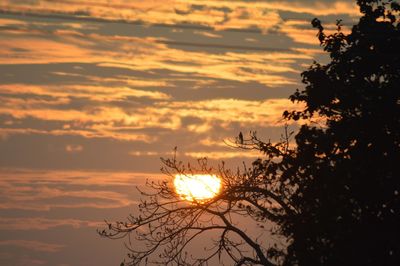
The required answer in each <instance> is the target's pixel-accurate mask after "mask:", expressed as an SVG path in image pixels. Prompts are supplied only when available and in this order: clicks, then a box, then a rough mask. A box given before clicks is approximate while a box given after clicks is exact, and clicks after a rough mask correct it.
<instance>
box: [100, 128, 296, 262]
mask: <svg viewBox="0 0 400 266" xmlns="http://www.w3.org/2000/svg"><path fill="white" fill-rule="evenodd" d="M288 141H289V134H288V135H286V136H285V137H284V138H283V141H282V142H280V143H275V144H271V143H264V142H262V141H260V140H258V139H257V137H256V135H255V133H253V134H251V136H250V138H249V139H244V138H243V136H241V137H238V138H237V143H238V145H240V147H242V148H245V149H257V150H262V151H264V153H265V155H266V159H264V160H257V161H256V162H254V163H253V165H252V166H251V167H243V169H242V170H240V169H237V171H231V170H229V169H226V168H225V166H224V164H223V163H222V164H221V165H219V166H218V168H213V167H210V166H209V165H208V163H207V160H206V159H200V160H198V165H196V166H193V165H190V164H184V163H183V162H181V161H177V159H176V156H174V157H173V158H171V159H162V161H163V163H164V167H163V168H162V171H163V172H164V173H165V174H166V175H167V176H169V177H170V178H169V179H168V178H167V180H164V181H159V182H150V181H149V182H147V187H148V188H150V191H146V192H145V191H143V190H140V191H141V194H142V196H143V199H142V202H141V204H140V205H139V213H137V214H135V215H131V216H130V217H129V218H128V220H127V221H125V222H116V223H107V224H108V229H106V230H102V231H99V233H100V235H102V236H104V237H108V238H112V239H119V238H128V239H129V241H128V243H127V248H128V249H129V251H130V254H129V255H128V256H129V258H130V260H129V261H128V262H126V263H122V264H121V265H141V264H147V263H151V264H160V265H208V262H209V261H210V260H211V259H213V258H218V260H220V262H221V263H222V261H224V262H225V263H227V262H228V263H229V264H228V265H231V264H232V263H234V264H235V265H275V264H276V263H277V262H278V261H279V259H280V258H281V257H280V256H278V255H280V254H281V253H280V250H281V249H282V247H281V246H280V245H279V243H277V242H275V243H274V242H272V241H271V240H268V239H265V238H262V239H260V237H259V236H258V235H257V236H251V235H249V234H248V233H247V232H246V231H247V229H248V228H249V227H251V226H255V227H258V228H259V230H260V231H271V230H272V231H275V230H274V229H271V228H267V227H266V226H265V223H266V222H267V221H270V222H273V223H276V222H277V221H280V220H281V218H280V217H283V216H286V215H288V214H289V213H292V212H295V210H294V209H293V207H292V206H291V204H290V202H289V201H288V198H287V196H288V195H289V194H290V193H291V191H290V190H288V186H285V185H283V184H281V183H280V181H279V178H280V175H279V174H278V171H279V169H278V168H279V167H277V164H278V162H279V161H281V159H280V158H282V156H288V154H290V153H291V151H290V149H289V142H288ZM193 173H202V174H217V175H218V176H219V177H220V178H221V182H222V189H221V191H220V192H219V193H218V194H217V195H216V196H215V197H214V198H211V199H208V200H193V201H191V202H190V201H188V200H185V199H184V198H182V197H181V196H180V195H179V194H177V192H176V190H175V188H174V187H173V185H172V182H171V181H172V180H173V178H174V176H176V175H187V176H188V178H190V174H193ZM266 173H268V174H266ZM238 217H241V218H242V222H241V223H238V220H240V219H238ZM210 232H211V234H209V233H210ZM203 235H205V236H206V237H205V238H204V237H203V238H202V236H203ZM210 237H211V238H213V239H215V240H214V241H211V242H210ZM131 238H134V239H135V241H134V242H132V241H131ZM199 238H200V239H201V240H202V241H203V245H206V246H204V250H202V255H201V256H200V257H196V256H195V255H193V254H192V251H193V249H194V248H197V249H198V243H197V247H196V244H193V242H195V241H196V239H199ZM138 241H139V242H138ZM214 263H215V261H214ZM211 265H213V264H211Z"/></svg>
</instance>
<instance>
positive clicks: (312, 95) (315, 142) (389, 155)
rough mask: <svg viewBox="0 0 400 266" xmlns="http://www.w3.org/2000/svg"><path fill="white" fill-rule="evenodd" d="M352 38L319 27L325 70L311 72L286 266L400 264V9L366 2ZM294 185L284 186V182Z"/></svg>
mask: <svg viewBox="0 0 400 266" xmlns="http://www.w3.org/2000/svg"><path fill="white" fill-rule="evenodd" d="M357 3H358V4H359V6H360V10H361V12H362V13H363V16H362V17H361V18H360V21H359V23H358V24H357V25H355V26H354V27H353V28H352V31H351V33H350V34H348V35H345V34H343V33H342V32H341V31H340V22H339V23H338V31H337V32H336V33H335V34H333V35H325V32H324V28H323V26H322V24H321V22H320V21H319V20H317V19H315V20H313V22H312V24H313V26H314V27H315V28H317V29H318V31H319V33H318V37H319V40H320V42H321V45H322V46H323V47H324V50H325V51H327V52H328V53H329V54H330V58H331V62H330V63H328V64H326V65H321V64H318V63H314V64H313V65H312V66H311V67H310V68H309V70H307V71H305V72H303V73H302V77H303V83H305V84H306V87H305V90H303V91H301V92H300V91H297V92H296V93H295V94H293V95H292V96H291V99H292V100H293V101H299V102H303V103H305V104H306V108H305V109H304V110H303V111H300V112H291V113H289V112H286V113H285V115H286V117H288V118H291V119H295V120H297V119H299V118H303V119H312V118H315V117H320V118H322V119H324V120H325V121H326V122H325V123H324V125H323V126H315V125H314V126H313V125H312V124H309V125H303V126H302V127H301V129H300V131H299V133H298V134H297V135H296V143H297V148H296V152H295V155H294V156H293V157H292V158H287V162H284V163H286V165H288V166H290V167H289V170H288V171H286V172H284V173H283V174H284V175H285V176H286V178H287V180H290V182H293V183H294V184H296V186H297V189H296V192H295V193H294V194H293V195H292V197H291V204H292V205H293V207H294V208H295V209H296V210H297V213H296V215H294V216H293V217H286V218H285V219H283V220H282V223H281V224H280V225H281V226H282V232H283V233H284V234H285V235H286V236H287V237H289V239H291V244H290V245H289V247H288V250H287V253H288V254H287V256H286V260H285V264H286V265H296V264H299V265H400V195H399V193H400V165H399V163H400V98H399V96H400V24H399V11H400V6H399V5H398V4H397V3H396V2H394V1H390V0H389V1H378V0H359V1H357ZM284 179H285V178H284Z"/></svg>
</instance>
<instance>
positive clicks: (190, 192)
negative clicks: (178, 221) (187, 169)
mask: <svg viewBox="0 0 400 266" xmlns="http://www.w3.org/2000/svg"><path fill="white" fill-rule="evenodd" d="M174 185H175V190H176V193H178V195H180V197H181V198H182V199H184V200H187V201H205V200H208V199H211V198H213V197H214V196H215V195H217V194H218V192H219V190H220V189H221V179H220V178H218V177H217V176H216V175H201V174H196V175H189V174H188V175H182V174H178V175H175V180H174Z"/></svg>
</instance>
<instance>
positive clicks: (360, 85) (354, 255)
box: [100, 0, 400, 265]
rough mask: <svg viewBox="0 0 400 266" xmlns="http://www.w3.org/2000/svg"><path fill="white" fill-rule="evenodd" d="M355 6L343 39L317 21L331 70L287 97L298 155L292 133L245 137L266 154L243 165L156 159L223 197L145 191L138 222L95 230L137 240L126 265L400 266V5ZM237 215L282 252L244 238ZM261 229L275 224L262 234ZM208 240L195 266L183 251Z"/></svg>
mask: <svg viewBox="0 0 400 266" xmlns="http://www.w3.org/2000/svg"><path fill="white" fill-rule="evenodd" d="M357 3H358V5H359V6H360V10H361V12H362V17H361V18H360V21H359V23H358V24H357V25H355V26H354V27H353V28H352V31H351V33H349V34H347V35H346V34H344V33H343V32H342V31H341V24H340V21H339V22H338V24H337V26H338V29H337V32H336V33H334V34H332V35H326V33H325V31H324V27H323V25H322V24H321V22H320V21H319V20H318V19H314V20H313V22H312V25H313V26H314V27H315V28H317V29H318V38H319V40H320V42H321V45H322V47H323V48H324V50H325V51H326V52H327V53H329V55H330V58H331V61H330V62H329V63H328V64H325V65H323V64H319V63H316V62H315V63H314V64H313V65H312V66H311V67H310V68H309V69H308V70H306V71H305V72H303V73H302V78H303V83H304V84H305V85H306V86H305V89H304V90H302V91H299V90H298V91H296V92H295V93H294V94H293V95H292V96H291V97H290V98H291V99H292V100H293V101H299V102H303V103H304V104H305V109H304V110H300V111H295V112H285V113H284V116H285V117H286V118H287V119H289V120H300V119H301V121H303V122H302V123H303V125H302V126H301V128H300V130H299V131H298V133H297V134H296V136H295V140H296V146H295V147H294V148H290V146H289V141H290V134H288V133H287V131H286V134H285V135H284V137H283V139H282V141H281V142H280V143H277V144H272V143H269V142H263V141H261V140H260V139H258V137H257V135H256V134H251V135H250V137H249V138H244V137H243V135H242V134H241V133H240V134H239V137H238V138H237V140H236V146H237V147H239V148H243V149H256V150H259V151H261V152H262V153H263V154H264V157H263V159H257V160H255V161H254V162H253V163H252V165H251V166H250V167H247V166H245V167H243V168H242V169H241V170H237V171H231V170H229V169H226V168H225V166H224V164H223V163H222V164H221V165H220V166H218V167H217V168H215V169H214V168H212V167H210V166H209V165H208V164H207V160H205V159H201V160H199V164H198V166H197V167H193V166H190V165H185V164H183V163H182V162H179V161H177V159H176V157H175V156H174V157H173V158H172V159H166V160H163V163H164V165H165V167H164V170H163V171H164V172H165V173H166V174H167V175H169V176H170V177H171V178H173V177H174V176H175V175H176V174H180V175H190V174H191V173H198V172H202V173H209V174H212V173H214V174H215V173H216V174H218V175H219V176H220V177H221V180H222V183H223V188H222V190H221V191H220V192H219V193H218V195H216V196H215V197H214V198H212V199H208V200H196V199H195V200H193V201H191V202H190V201H187V200H185V199H182V198H181V196H179V195H178V194H177V193H176V192H175V190H174V188H173V187H172V185H171V184H170V183H169V182H167V181H162V182H158V183H152V182H149V183H148V184H147V185H148V186H149V187H150V188H151V189H152V191H153V192H147V191H142V195H143V196H144V197H145V198H146V199H144V200H143V201H142V203H141V204H140V206H139V209H140V212H139V213H138V214H136V215H132V216H130V218H129V219H128V221H126V222H116V223H108V229H107V230H103V231H101V232H100V234H101V235H102V236H105V237H109V238H120V237H136V238H137V239H138V240H141V243H142V244H143V246H142V249H141V248H140V247H138V246H135V245H129V243H131V242H128V248H129V250H130V252H131V253H130V261H129V262H128V263H127V265H139V264H140V263H141V262H144V263H147V262H150V261H152V262H156V261H157V262H159V263H160V264H162V265H165V264H173V265H188V264H195V265H205V264H207V262H208V261H210V260H211V259H213V258H217V259H218V258H221V257H224V258H225V259H230V260H231V262H234V263H235V264H236V265H254V264H261V265H280V264H283V265H400V241H399V240H398V238H399V237H400V229H399V228H400V227H399V225H400V202H399V201H400V195H399V193H400V180H399V178H400V168H399V167H398V165H397V164H398V162H399V161H400V87H399V86H400V51H399V47H400V23H399V11H400V5H398V4H397V3H396V2H395V1H391V0H387V1H380V0H358V1H357ZM315 118H318V119H319V120H322V121H324V122H323V123H322V124H321V125H318V124H315V123H313V122H312V121H313V120H314V119H315ZM236 217H246V218H247V219H249V220H250V221H253V222H254V223H255V224H257V225H258V226H259V227H260V228H261V229H263V227H264V229H263V230H269V231H271V233H274V234H277V235H280V236H283V237H284V238H285V239H286V240H287V244H286V245H285V244H283V245H279V243H273V242H269V241H270V240H269V239H267V238H266V237H264V238H261V239H260V238H257V237H254V236H250V235H249V234H247V233H246V232H245V230H244V228H243V227H240V225H238V224H235V223H234V220H235V218H236ZM268 222H270V223H272V224H273V225H275V226H273V227H269V228H266V227H265V225H266V224H267V223H268ZM209 232H214V233H213V234H214V236H217V238H216V240H215V242H214V246H213V247H211V248H209V249H207V250H205V251H204V254H203V255H202V256H201V257H191V256H190V255H188V254H187V253H185V250H186V249H187V248H188V246H189V245H190V244H191V243H193V242H194V241H196V239H197V238H198V237H201V235H204V234H205V235H207V234H208V233H209ZM153 255H157V256H156V257H154V256H153Z"/></svg>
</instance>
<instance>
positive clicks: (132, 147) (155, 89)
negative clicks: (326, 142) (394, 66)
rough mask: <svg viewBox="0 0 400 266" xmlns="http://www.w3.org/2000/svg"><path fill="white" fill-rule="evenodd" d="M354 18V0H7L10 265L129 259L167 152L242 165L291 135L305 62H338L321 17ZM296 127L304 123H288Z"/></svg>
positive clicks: (4, 108) (1, 55)
mask: <svg viewBox="0 0 400 266" xmlns="http://www.w3.org/2000/svg"><path fill="white" fill-rule="evenodd" d="M315 17H318V18H319V19H321V20H322V22H323V23H324V26H325V27H326V29H327V30H328V31H333V30H334V28H335V23H336V20H337V19H342V20H343V24H344V30H345V31H346V30H348V29H349V27H350V26H351V25H353V24H355V23H356V22H357V19H358V17H359V12H358V8H357V6H356V5H355V1H350V0H347V1H344V0H324V1H313V0H284V1H277V0H276V1H269V0H264V1H256V0H248V1H244V0H236V1H234V0H231V1H224V0H218V1H217V0H146V1H137V0H130V1H128V0H125V1H123V0H90V1H77V0H54V1H49V0H48V1H46V0H9V1H7V0H1V1H0V47H1V49H0V198H1V200H0V264H1V265H28V264H29V265H59V266H61V265H63V266H66V265H100V266H101V265H119V262H121V260H122V259H123V257H124V256H125V255H126V250H124V247H123V243H122V242H121V241H119V242H118V241H110V240H104V239H100V238H99V237H98V235H96V228H101V227H102V226H103V220H104V219H107V220H111V221H112V220H123V219H124V218H125V217H127V215H128V214H129V213H132V212H134V210H135V208H136V207H135V206H136V205H137V202H138V200H139V195H138V193H137V191H136V190H135V186H143V185H144V182H145V180H146V178H163V175H162V174H161V173H160V171H159V169H160V167H161V166H162V163H161V161H160V157H164V158H168V157H171V156H172V154H173V150H174V147H178V158H179V159H181V160H183V161H193V160H196V159H197V158H200V157H204V156H206V157H208V158H209V159H210V161H211V162H215V163H217V162H219V161H225V162H227V165H228V166H230V167H232V168H234V167H236V166H238V165H240V164H241V162H243V161H248V162H251V161H252V160H254V159H256V158H257V157H259V156H261V155H260V154H258V153H256V152H252V151H243V150H238V149H234V148H232V147H230V146H229V145H227V144H226V143H230V142H231V141H232V140H234V138H235V136H237V135H238V133H239V132H243V133H244V134H248V133H249V132H250V131H257V133H258V136H259V137H260V138H262V139H264V140H271V141H278V140H279V137H280V136H281V134H282V133H283V127H284V124H285V121H284V120H283V119H282V113H283V111H284V110H293V109H296V108H301V106H299V105H298V104H297V105H296V104H293V103H291V102H290V101H289V100H288V96H289V95H290V94H291V93H293V92H294V91H295V89H297V88H298V89H302V88H303V85H302V83H301V76H300V74H301V72H302V71H304V70H306V69H307V68H308V67H309V66H310V65H311V63H312V62H313V61H314V60H316V61H318V62H326V61H327V57H326V55H325V54H324V53H323V51H322V49H321V47H320V46H319V43H318V40H317V38H316V31H315V30H314V29H312V27H311V24H310V21H311V20H312V19H313V18H315ZM288 126H289V129H291V130H296V126H297V125H296V124H293V123H291V124H289V125H288Z"/></svg>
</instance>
